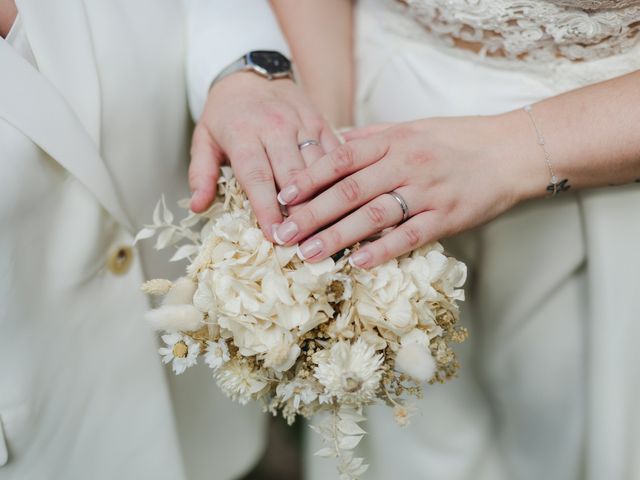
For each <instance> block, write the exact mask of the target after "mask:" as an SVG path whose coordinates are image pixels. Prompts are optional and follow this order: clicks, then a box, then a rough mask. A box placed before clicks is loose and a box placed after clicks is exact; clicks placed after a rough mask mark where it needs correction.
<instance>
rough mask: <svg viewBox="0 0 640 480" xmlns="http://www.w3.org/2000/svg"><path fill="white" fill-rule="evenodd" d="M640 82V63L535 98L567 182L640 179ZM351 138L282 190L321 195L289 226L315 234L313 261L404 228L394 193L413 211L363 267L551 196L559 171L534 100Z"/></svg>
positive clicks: (366, 252) (288, 233) (298, 197)
mask: <svg viewBox="0 0 640 480" xmlns="http://www.w3.org/2000/svg"><path fill="white" fill-rule="evenodd" d="M639 86H640V72H634V73H631V74H628V75H625V76H622V77H618V78H615V79H613V80H609V81H607V82H602V83H598V84H594V85H591V86H588V87H584V88H581V89H578V90H574V91H571V92H568V93H565V94H562V95H558V96H556V97H553V98H549V99H546V100H544V101H541V102H539V103H537V104H536V105H534V106H533V112H534V115H535V118H536V120H537V122H538V124H539V126H540V130H541V131H542V133H543V136H544V138H545V143H546V148H547V150H548V151H549V153H550V155H551V159H552V164H553V167H554V170H555V171H556V173H557V176H558V178H559V179H565V178H567V179H568V183H570V184H571V186H572V188H578V189H581V188H593V187H605V186H607V185H612V184H613V185H615V184H623V183H630V182H638V181H639V180H640V134H639V133H638V128H637V126H638V124H640V109H638V107H637V106H638V104H640V88H639ZM347 136H348V140H349V142H348V143H347V144H345V145H343V146H341V147H339V148H338V149H336V150H335V151H334V152H332V153H330V154H329V155H328V156H327V158H325V159H323V160H322V161H319V162H317V163H315V164H314V165H311V166H310V167H308V168H307V169H306V170H304V171H302V172H300V173H299V174H297V175H296V176H295V177H294V179H293V181H292V182H291V183H290V184H288V185H286V186H285V187H284V188H283V189H282V192H281V196H280V198H282V199H283V200H284V201H285V202H286V203H287V204H291V205H295V204H297V203H298V202H300V201H303V200H306V199H308V198H311V197H313V196H314V195H317V196H315V198H313V200H311V201H310V202H309V203H307V204H306V205H305V206H304V207H303V208H302V209H300V210H299V211H297V212H295V213H294V214H293V215H291V216H290V217H289V218H288V219H287V221H286V222H285V223H283V224H282V225H281V226H280V227H279V229H278V231H277V236H278V238H280V239H281V240H284V243H286V244H292V243H296V242H301V241H304V243H302V244H301V245H300V250H301V252H302V254H303V255H304V256H305V257H307V258H308V259H310V260H311V261H316V260H321V259H323V258H326V257H327V256H328V255H331V254H333V253H335V252H337V251H339V250H341V249H343V248H345V247H348V246H350V245H353V244H354V243H356V242H358V241H360V240H363V239H366V238H368V237H370V236H371V235H373V234H375V233H378V232H380V231H381V230H383V229H385V228H388V227H393V226H395V225H397V224H398V222H399V221H400V220H401V219H402V211H401V209H400V207H399V205H398V202H397V201H396V200H395V199H394V197H392V196H391V195H385V193H387V192H391V191H395V192H397V193H398V194H400V195H401V196H402V197H403V198H404V199H405V201H406V203H407V204H408V206H409V217H410V218H409V219H408V220H407V221H406V222H404V223H402V224H400V225H398V226H397V227H396V228H394V229H393V230H391V231H390V232H389V233H388V234H386V235H384V236H383V237H382V238H381V239H379V240H377V241H374V242H372V243H371V244H368V245H366V246H364V247H362V248H361V249H360V250H359V251H358V252H356V253H355V254H354V255H353V256H352V257H351V261H352V263H353V264H354V265H357V266H360V267H367V268H368V267H372V266H375V265H378V264H380V263H383V262H385V261H387V260H389V259H391V258H394V257H396V256H398V255H401V254H403V253H405V252H408V251H410V250H413V249H415V248H417V247H419V246H421V245H424V244H426V243H429V242H432V241H435V240H438V239H441V238H445V237H448V236H450V235H454V234H457V233H459V232H462V231H465V230H468V229H470V228H473V227H476V226H478V225H481V224H483V223H485V222H488V221H490V220H492V219H493V218H495V217H497V216H498V215H500V214H502V213H503V212H505V211H506V210H508V209H510V208H512V207H513V206H514V205H516V204H517V203H519V202H522V201H525V200H528V199H532V198H536V197H543V196H545V195H548V192H547V189H546V187H547V185H548V183H549V178H550V174H549V170H548V168H547V165H546V163H545V161H544V155H543V151H542V149H541V147H540V145H538V143H537V138H536V134H535V130H534V129H533V126H532V123H531V120H530V119H529V118H528V115H527V113H526V112H525V111H524V110H522V109H519V110H516V111H513V112H508V113H505V114H502V115H495V116H487V117H479V116H478V117H449V118H431V119H425V120H418V121H414V122H408V123H405V124H400V125H397V126H392V127H387V128H385V127H379V128H376V127H369V128H365V129H363V130H360V131H355V132H353V133H351V134H349V135H347ZM336 182H337V183H336ZM334 183H335V185H334ZM331 185H333V186H331ZM326 187H329V188H328V189H327V190H324V191H323V189H325V188H326ZM320 192H321V193H320ZM549 201H550V202H553V199H549ZM349 212H353V213H350V214H349ZM345 215H346V216H345ZM342 217H344V218H343V219H341V218H342ZM336 221H337V223H335V224H333V225H331V224H332V222H336ZM327 225H330V226H329V227H327ZM323 229H324V230H323ZM318 231H319V233H315V232H318Z"/></svg>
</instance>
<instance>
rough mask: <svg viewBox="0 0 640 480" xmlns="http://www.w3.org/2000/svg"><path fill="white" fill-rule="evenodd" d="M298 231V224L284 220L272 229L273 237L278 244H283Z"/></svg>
mask: <svg viewBox="0 0 640 480" xmlns="http://www.w3.org/2000/svg"><path fill="white" fill-rule="evenodd" d="M296 233H298V225H296V223H295V222H284V223H283V224H281V225H279V226H278V227H277V228H276V229H275V230H274V231H273V238H275V240H276V242H278V243H279V244H280V245H284V244H285V243H287V242H288V241H289V240H291V239H292V238H293V237H295V236H296Z"/></svg>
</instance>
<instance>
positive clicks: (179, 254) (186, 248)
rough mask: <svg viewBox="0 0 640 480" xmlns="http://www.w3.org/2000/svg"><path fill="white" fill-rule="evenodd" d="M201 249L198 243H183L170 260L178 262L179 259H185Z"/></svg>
mask: <svg viewBox="0 0 640 480" xmlns="http://www.w3.org/2000/svg"><path fill="white" fill-rule="evenodd" d="M198 250H200V247H199V246H198V245H182V246H181V247H180V248H178V250H176V253H174V254H173V257H171V259H170V260H169V261H170V262H177V261H179V260H183V259H185V258H187V257H190V256H191V255H193V254H195V253H197V252H198Z"/></svg>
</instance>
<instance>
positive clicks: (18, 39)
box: [5, 14, 36, 67]
mask: <svg viewBox="0 0 640 480" xmlns="http://www.w3.org/2000/svg"><path fill="white" fill-rule="evenodd" d="M5 40H6V42H7V43H8V44H9V45H11V46H12V47H13V48H15V49H16V51H17V52H18V53H19V54H20V55H22V56H23V57H24V59H25V60H27V61H28V62H29V63H30V64H31V65H33V66H34V67H35V66H36V59H35V58H34V56H33V51H32V50H31V45H29V40H28V39H27V34H26V33H25V31H24V27H23V26H22V19H21V18H20V14H18V16H17V17H16V19H15V20H14V21H13V25H11V30H9V33H8V34H7V37H6V38H5Z"/></svg>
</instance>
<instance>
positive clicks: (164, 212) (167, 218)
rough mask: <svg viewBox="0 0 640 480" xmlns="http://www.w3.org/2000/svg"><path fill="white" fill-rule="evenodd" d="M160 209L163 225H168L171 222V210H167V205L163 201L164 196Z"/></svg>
mask: <svg viewBox="0 0 640 480" xmlns="http://www.w3.org/2000/svg"><path fill="white" fill-rule="evenodd" d="M162 209H163V210H162V216H163V218H164V223H167V224H170V223H171V222H173V213H171V210H169V209H168V208H167V204H166V203H165V201H164V195H163V196H162Z"/></svg>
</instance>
